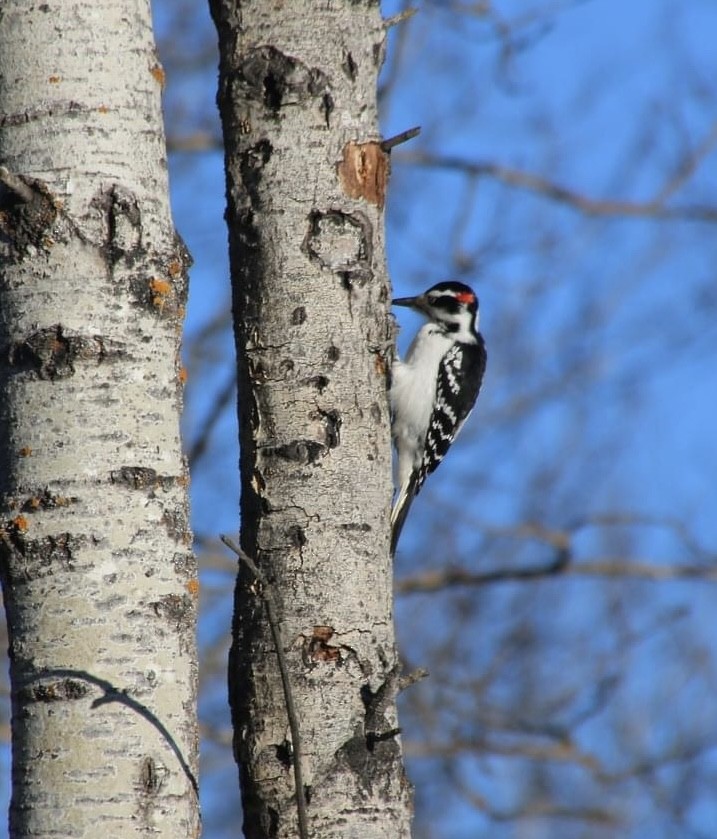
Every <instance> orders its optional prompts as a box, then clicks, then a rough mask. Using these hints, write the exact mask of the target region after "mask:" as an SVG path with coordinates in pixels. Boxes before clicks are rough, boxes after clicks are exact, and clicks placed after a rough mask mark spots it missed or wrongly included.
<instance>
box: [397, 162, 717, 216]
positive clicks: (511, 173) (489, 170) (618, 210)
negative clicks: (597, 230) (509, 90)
mask: <svg viewBox="0 0 717 839" xmlns="http://www.w3.org/2000/svg"><path fill="white" fill-rule="evenodd" d="M396 162H397V163H403V164H406V165H411V166H424V167H426V168H429V169H446V170H449V171H458V172H463V173H464V174H466V175H470V176H472V177H476V178H481V177H484V178H492V179H493V180H496V181H499V182H501V183H504V184H506V185H507V186H511V187H515V188H516V189H524V190H526V191H528V192H532V193H535V194H536V195H541V196H543V197H545V198H547V199H550V200H553V201H557V202H558V203H561V204H565V205H566V206H568V207H572V208H573V209H574V210H578V211H580V212H582V213H585V215H589V216H602V217H615V216H618V217H622V218H639V219H644V218H652V219H660V220H662V219H682V220H684V221H701V222H710V223H712V222H716V221H717V207H713V206H709V205H700V204H688V205H684V206H681V207H672V206H666V205H665V202H664V198H662V197H661V195H662V192H663V191H665V189H666V187H662V188H661V189H660V190H658V192H657V195H656V197H655V198H653V199H652V200H650V201H624V200H619V199H610V198H607V199H601V198H591V197H590V196H587V195H583V194H582V193H579V192H576V191H575V190H573V189H570V188H569V187H565V186H562V185H561V184H558V183H556V182H555V181H551V180H550V179H549V178H545V177H543V176H542V175H536V174H534V173H532V172H526V171H523V170H521V169H515V168H513V167H510V166H503V165H502V164H500V163H491V162H488V161H471V160H466V159H465V158H461V157H452V156H449V155H445V156H443V155H436V154H431V153H430V152H426V151H414V152H406V153H405V154H402V155H400V157H398V158H396ZM679 185H681V184H680V183H676V186H675V187H674V189H672V188H670V189H667V191H666V195H671V194H672V193H673V192H674V190H675V189H677V188H678V186H679Z"/></svg>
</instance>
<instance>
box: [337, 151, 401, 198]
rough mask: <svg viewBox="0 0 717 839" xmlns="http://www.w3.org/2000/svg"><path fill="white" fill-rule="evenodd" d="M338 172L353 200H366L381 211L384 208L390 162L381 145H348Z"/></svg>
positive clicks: (344, 187) (346, 191) (342, 184)
mask: <svg viewBox="0 0 717 839" xmlns="http://www.w3.org/2000/svg"><path fill="white" fill-rule="evenodd" d="M337 171H338V176H339V181H340V182H341V186H342V188H343V190H344V192H345V193H346V195H348V196H349V197H350V198H364V199H365V200H366V201H368V202H370V203H371V204H375V205H376V206H377V207H378V208H379V209H381V208H383V205H384V202H385V200H386V186H387V183H388V174H389V158H388V154H387V153H386V152H385V151H383V149H382V148H381V144H380V143H379V142H376V141H371V142H369V143H354V142H353V141H352V142H349V143H347V144H346V145H345V146H344V153H343V158H342V160H341V162H340V163H339V164H338V166H337Z"/></svg>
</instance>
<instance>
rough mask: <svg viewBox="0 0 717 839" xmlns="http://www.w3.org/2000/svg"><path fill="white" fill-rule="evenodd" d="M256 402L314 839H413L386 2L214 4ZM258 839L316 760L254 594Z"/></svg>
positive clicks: (239, 324)
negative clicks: (390, 367) (393, 534)
mask: <svg viewBox="0 0 717 839" xmlns="http://www.w3.org/2000/svg"><path fill="white" fill-rule="evenodd" d="M211 8H212V13H213V16H214V20H215V23H216V25H217V29H218V32H219V44H220V55H221V57H220V90H219V105H220V110H221V116H222V120H223V126H224V138H225V146H226V170H227V205H228V208H227V219H228V224H229V243H230V256H231V270H232V283H233V306H234V320H235V335H236V344H237V354H238V364H239V380H240V393H241V396H240V437H241V451H242V456H241V472H242V503H241V517H242V534H241V538H242V545H243V548H244V550H245V551H246V552H247V553H248V554H249V555H250V557H253V558H254V559H255V560H256V561H257V564H258V566H259V568H260V571H261V573H262V574H263V575H264V576H265V577H266V578H267V579H268V586H269V589H270V592H269V594H270V596H271V597H272V599H273V601H274V603H275V611H276V613H277V622H278V625H279V627H280V631H281V636H282V647H283V649H284V650H285V653H286V659H287V665H288V671H289V674H288V675H289V682H290V684H291V688H292V692H293V695H294V701H295V703H296V705H297V718H298V723H299V727H300V730H301V735H302V740H303V755H302V756H301V768H302V774H303V783H304V786H305V793H306V799H307V803H308V823H309V831H308V832H309V834H310V835H311V836H312V837H315V838H316V839H320V837H338V836H341V837H343V838H344V839H346V838H347V837H361V839H370V837H389V836H390V837H392V839H399V837H404V836H408V835H409V823H410V809H411V801H410V792H409V786H408V783H407V781H406V779H405V776H404V772H403V767H402V755H401V747H400V741H399V738H398V736H397V729H396V725H397V723H396V710H395V696H396V693H397V690H398V686H399V670H398V666H397V656H396V650H395V646H394V629H393V616H392V569H391V563H390V558H389V543H388V515H389V506H390V500H391V453H390V434H389V413H388V406H387V394H386V385H387V378H386V371H387V357H388V355H389V352H390V350H389V346H390V339H391V337H392V330H391V328H390V322H389V320H388V317H387V307H388V301H389V284H388V279H387V276H386V269H385V260H384V234H383V195H384V188H385V179H386V172H387V159H386V155H385V153H384V152H383V151H382V150H381V147H380V144H379V142H378V126H377V114H376V80H377V74H378V70H379V67H380V63H381V60H382V54H383V42H384V34H385V33H384V27H383V21H382V20H381V17H380V12H379V6H378V4H377V3H375V2H359V3H357V2H352V0H343V1H342V2H336V3H332V4H328V5H321V6H319V5H318V4H316V3H311V2H296V3H292V4H290V5H288V4H287V5H283V6H281V7H274V6H273V4H267V3H264V2H261V1H260V0H253V1H252V2H244V3H238V4H237V3H236V2H235V0H212V3H211ZM229 679H230V701H231V706H232V712H233V723H234V732H235V755H236V759H237V761H238V762H239V765H240V770H241V781H242V800H243V805H244V812H245V822H244V831H245V835H246V836H247V837H248V839H267V837H295V836H296V835H297V833H296V822H297V812H296V810H297V798H296V789H295V780H294V775H293V773H292V763H293V762H294V761H295V760H296V759H297V758H296V749H295V748H294V746H295V744H294V743H293V742H292V740H293V738H292V735H291V733H290V732H289V729H288V726H287V709H286V703H285V699H284V696H283V693H282V684H281V680H280V674H279V669H278V663H277V655H276V652H275V648H274V644H273V642H272V638H271V633H270V629H269V626H268V624H267V616H266V612H265V610H264V608H263V606H262V603H261V600H260V599H258V598H257V594H256V586H253V585H252V575H251V574H250V573H248V572H246V571H243V570H242V572H241V573H240V575H239V579H238V583H237V587H236V596H235V613H234V637H233V646H232V651H231V654H230V676H229Z"/></svg>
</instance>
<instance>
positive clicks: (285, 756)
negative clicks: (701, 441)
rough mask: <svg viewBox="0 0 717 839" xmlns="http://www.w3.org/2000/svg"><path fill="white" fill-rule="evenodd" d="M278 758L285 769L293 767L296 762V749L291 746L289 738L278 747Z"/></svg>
mask: <svg viewBox="0 0 717 839" xmlns="http://www.w3.org/2000/svg"><path fill="white" fill-rule="evenodd" d="M276 759H277V760H278V761H279V763H280V764H281V765H282V766H283V767H284V769H291V767H292V765H293V763H294V751H293V749H292V748H291V743H290V742H289V740H284V742H283V743H279V745H278V746H277V747H276Z"/></svg>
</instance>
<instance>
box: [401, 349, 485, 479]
mask: <svg viewBox="0 0 717 839" xmlns="http://www.w3.org/2000/svg"><path fill="white" fill-rule="evenodd" d="M485 366H486V351H485V344H484V342H483V339H482V337H481V336H479V340H478V343H476V344H456V345H455V346H453V347H451V349H450V350H449V351H448V352H447V353H446V354H445V356H444V357H443V359H442V361H441V363H440V365H439V367H438V381H437V384H436V404H435V407H434V410H433V414H432V415H431V420H430V422H429V423H428V431H427V433H426V445H425V447H424V450H423V459H422V461H421V465H420V466H419V468H418V470H417V475H416V484H415V494H416V495H418V492H419V490H420V488H421V486H422V484H423V482H424V481H425V479H426V476H427V475H430V474H431V472H433V471H435V469H436V468H437V467H438V464H439V463H440V462H441V461H442V460H443V458H444V457H445V456H446V452H447V451H448V449H449V448H450V447H451V443H452V442H453V441H454V440H455V439H456V437H457V436H458V434H459V432H460V430H461V428H462V426H463V423H464V422H465V421H466V420H467V419H468V415H469V414H470V412H471V411H472V410H473V406H474V405H475V401H476V399H477V398H478V393H479V392H480V388H481V384H482V382H483V374H484V373H485Z"/></svg>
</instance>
